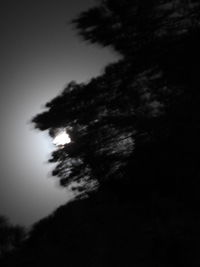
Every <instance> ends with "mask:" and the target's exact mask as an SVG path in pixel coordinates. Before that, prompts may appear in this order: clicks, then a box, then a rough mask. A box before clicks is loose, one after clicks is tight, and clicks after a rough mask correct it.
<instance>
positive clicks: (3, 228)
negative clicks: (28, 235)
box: [0, 216, 25, 258]
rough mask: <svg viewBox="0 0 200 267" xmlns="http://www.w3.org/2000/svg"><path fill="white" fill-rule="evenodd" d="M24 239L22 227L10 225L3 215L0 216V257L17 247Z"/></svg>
mask: <svg viewBox="0 0 200 267" xmlns="http://www.w3.org/2000/svg"><path fill="white" fill-rule="evenodd" d="M24 239H25V230H24V228H23V227H21V226H14V225H11V224H10V223H9V222H8V220H7V219H6V218H5V217H4V216H0V258H3V257H5V256H6V255H7V254H8V253H11V252H12V251H13V250H15V249H17V248H19V246H20V245H21V243H22V241H23V240H24Z"/></svg>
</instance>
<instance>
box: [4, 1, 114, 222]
mask: <svg viewBox="0 0 200 267" xmlns="http://www.w3.org/2000/svg"><path fill="white" fill-rule="evenodd" d="M93 5H95V0H65V1H63V0H51V1H47V0H34V1H32V0H18V1H6V0H4V1H2V2H1V9H0V32H1V42H0V58H1V61H0V123H1V131H0V144H1V149H0V170H1V175H0V214H1V215H5V216H7V217H8V218H9V219H10V221H11V223H13V224H21V225H25V226H30V225H32V224H33V223H34V222H36V221H38V220H39V219H41V218H43V217H45V216H47V215H48V214H50V213H51V212H52V211H54V210H55V209H56V208H57V207H58V206H60V205H61V204H64V203H66V202H67V201H68V200H69V199H70V198H71V197H72V195H71V194H70V192H68V191H67V190H66V189H62V188H61V187H59V185H58V180H57V179H56V178H53V177H51V170H52V169H53V167H54V165H53V164H49V163H47V161H48V159H49V157H50V154H51V152H52V151H53V149H54V145H53V144H52V140H51V138H50V137H49V136H48V134H47V132H39V131H37V130H35V129H34V125H32V124H31V123H30V121H31V118H32V117H34V116H35V115H36V114H38V113H40V112H41V111H42V110H44V105H45V103H46V102H48V101H49V100H51V99H52V98H54V97H55V96H57V95H58V94H59V93H60V92H61V91H62V90H63V89H64V87H65V85H66V84H67V83H68V82H70V81H71V80H75V81H77V82H84V81H88V80H89V79H90V78H91V77H94V76H97V75H99V74H100V73H102V70H103V68H104V66H106V65H107V64H108V63H110V62H114V61H116V58H117V55H116V54H115V53H114V52H113V51H111V49H108V48H101V47H98V46H94V45H89V44H87V43H85V42H83V41H82V40H81V38H80V37H79V36H78V35H77V33H76V31H75V30H74V28H73V27H72V25H71V24H70V23H69V21H70V20H71V19H73V18H74V17H76V16H77V15H78V14H79V13H80V12H81V11H83V10H87V9H88V8H89V7H91V6H93Z"/></svg>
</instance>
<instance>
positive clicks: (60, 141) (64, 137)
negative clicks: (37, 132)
mask: <svg viewBox="0 0 200 267" xmlns="http://www.w3.org/2000/svg"><path fill="white" fill-rule="evenodd" d="M70 142H71V138H70V137H69V135H68V134H67V133H66V131H62V132H60V133H58V134H57V135H56V137H55V138H54V140H53V144H54V145H56V146H64V145H66V144H69V143H70Z"/></svg>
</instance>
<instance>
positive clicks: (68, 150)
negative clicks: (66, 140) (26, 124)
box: [33, 0, 199, 191]
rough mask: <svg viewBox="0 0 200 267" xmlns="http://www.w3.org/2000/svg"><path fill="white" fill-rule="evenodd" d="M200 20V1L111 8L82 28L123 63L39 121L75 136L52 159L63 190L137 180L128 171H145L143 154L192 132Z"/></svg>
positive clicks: (72, 92) (71, 92) (95, 12)
mask: <svg viewBox="0 0 200 267" xmlns="http://www.w3.org/2000/svg"><path fill="white" fill-rule="evenodd" d="M198 16H199V4H198V2H197V1H177V2H176V3H174V1H149V2H148V3H146V2H144V1H128V0H126V1H125V0H124V1H112V0H107V1H101V4H100V6H99V7H96V8H92V9H90V10H89V11H87V12H85V13H83V14H81V15H80V16H79V18H78V19H76V20H74V23H75V24H76V26H77V28H78V29H79V31H80V33H81V34H82V36H83V37H84V38H85V39H86V40H89V41H91V42H97V43H99V44H103V45H112V47H113V48H115V49H116V50H117V51H119V52H120V53H122V55H123V58H122V59H121V60H120V61H119V62H117V63H114V64H110V65H109V66H107V67H106V69H105V71H104V73H103V75H101V76H99V77H97V78H94V79H92V80H91V81H90V82H89V83H87V84H77V83H76V82H71V83H70V84H69V85H68V86H67V87H66V88H65V90H64V91H63V93H62V94H61V95H60V96H58V97H56V98H55V99H53V100H52V101H51V102H49V103H47V105H46V107H47V108H48V111H46V112H44V113H42V114H39V115H37V116H36V117H35V118H34V119H33V122H34V123H35V125H36V127H37V128H39V129H41V130H46V129H49V130H50V133H53V132H54V129H56V128H66V129H67V131H68V133H69V134H70V137H71V139H72V142H71V143H70V144H68V145H66V146H65V147H64V148H63V149H60V148H59V149H58V150H57V151H55V152H54V153H53V156H52V159H50V161H51V162H58V165H57V167H56V169H55V170H54V172H53V174H54V175H56V176H58V177H59V178H60V182H61V184H62V185H63V186H68V185H69V184H71V183H72V182H78V183H80V184H81V186H80V188H81V189H82V190H83V191H84V190H87V188H88V190H89V189H90V188H93V187H95V186H96V182H94V181H97V182H98V183H100V184H101V183H103V182H104V181H108V180H111V179H114V180H118V179H121V178H122V179H121V180H123V181H124V182H125V181H126V180H127V179H128V180H130V173H129V175H125V173H127V171H126V168H125V166H127V163H128V162H131V163H130V164H131V166H132V170H133V168H137V166H138V159H137V153H139V154H140V153H141V151H142V150H143V149H142V148H143V147H145V146H151V147H152V146H153V147H156V144H160V142H163V143H164V142H165V141H166V142H169V139H170V138H174V137H175V136H174V137H170V136H172V135H174V133H175V131H176V130H178V129H176V128H177V127H179V126H181V125H182V126H183V124H184V127H186V128H187V127H190V126H191V125H190V124H191V117H193V115H194V113H197V111H196V110H194V109H195V107H196V108H198V107H197V106H198V100H197V99H198V96H197V94H198V91H197V86H198V65H199V63H198V62H199V53H198V46H199V32H198V31H199V23H198V19H199V17H198ZM116 24H117V25H118V27H117V26H116ZM113 36H115V38H114V37H113ZM116 38H118V39H117V40H116ZM124 46H125V47H124ZM195 103H196V104H195ZM185 107H188V111H189V113H188V112H187V114H186V112H185ZM189 114H190V115H189ZM193 120H194V119H193ZM188 123H189V124H188ZM194 123H195V122H194ZM182 126H181V127H182ZM193 126H194V125H193ZM179 131H184V130H183V129H179ZM179 136H180V135H179ZM179 136H178V135H176V137H178V138H179ZM181 136H182V134H181ZM179 143H180V140H179ZM134 162H136V163H134ZM130 164H129V165H130ZM133 166H134V167H133ZM131 176H132V175H131ZM136 177H137V176H136ZM126 178H127V179H126ZM136 179H137V178H136ZM83 181H85V182H83ZM125 183H126V182H125ZM83 185H84V186H83Z"/></svg>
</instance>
